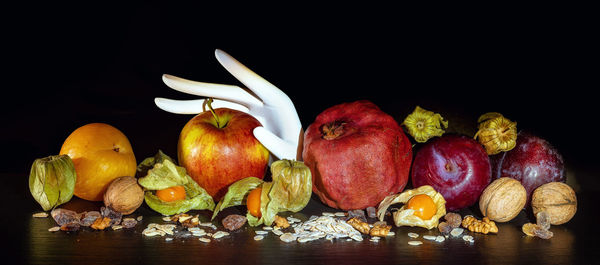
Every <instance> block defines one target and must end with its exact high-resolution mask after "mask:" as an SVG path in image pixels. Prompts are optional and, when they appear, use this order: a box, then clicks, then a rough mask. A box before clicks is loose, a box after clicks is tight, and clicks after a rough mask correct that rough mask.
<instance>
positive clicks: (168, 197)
mask: <svg viewBox="0 0 600 265" xmlns="http://www.w3.org/2000/svg"><path fill="white" fill-rule="evenodd" d="M156 197H158V198H159V199H161V200H163V201H166V202H172V201H180V200H184V199H185V188H184V187H183V186H173V187H170V188H166V189H162V190H157V191H156Z"/></svg>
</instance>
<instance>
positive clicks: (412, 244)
mask: <svg viewBox="0 0 600 265" xmlns="http://www.w3.org/2000/svg"><path fill="white" fill-rule="evenodd" d="M408 244H409V245H411V246H418V245H421V244H423V242H421V241H416V240H415V241H408Z"/></svg>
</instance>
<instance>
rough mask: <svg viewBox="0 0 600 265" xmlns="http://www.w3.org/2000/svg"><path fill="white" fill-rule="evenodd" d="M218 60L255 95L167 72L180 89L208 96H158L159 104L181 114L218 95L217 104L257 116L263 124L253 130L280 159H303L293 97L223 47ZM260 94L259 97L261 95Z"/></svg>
mask: <svg viewBox="0 0 600 265" xmlns="http://www.w3.org/2000/svg"><path fill="white" fill-rule="evenodd" d="M215 56H216V57H217V60H218V61H219V63H221V65H222V66H223V67H225V69H226V70H227V71H228V72H229V73H231V74H232V75H233V76H234V77H235V78H237V79H238V80H239V81H240V82H242V83H243V84H244V85H245V86H246V87H247V88H248V89H250V90H251V91H252V92H253V93H254V95H256V97H255V96H254V95H252V94H250V93H249V92H248V91H246V90H244V89H243V88H241V87H238V86H235V85H222V84H213V83H204V82H197V81H191V80H187V79H183V78H180V77H176V76H172V75H167V74H165V75H163V78H162V79H163V82H164V83H165V84H166V85H167V86H169V87H170V88H172V89H175V90H177V91H180V92H184V93H188V94H192V95H197V96H204V97H207V98H204V99H196V100H172V99H166V98H155V99H154V103H155V104H156V106H158V107H159V108H161V109H163V110H165V111H168V112H171V113H178V114H196V113H200V112H203V111H204V108H203V105H204V101H205V100H207V99H208V98H214V101H213V102H212V106H213V107H214V108H230V109H235V110H239V111H243V112H245V113H248V114H250V115H252V116H253V117H255V118H256V119H257V120H258V121H260V123H261V124H262V127H256V128H255V129H254V131H253V133H254V136H255V137H256V139H258V140H259V141H260V142H261V143H262V144H263V145H264V146H265V147H266V148H267V149H268V150H269V151H270V152H271V154H272V155H274V156H275V157H277V158H278V159H297V160H300V157H301V149H302V140H303V138H304V132H303V131H302V125H301V124H300V118H298V114H297V113H296V108H295V107H294V104H293V103H292V100H290V98H289V97H288V96H287V95H286V94H285V93H283V92H282V91H281V90H279V89H278V88H277V87H276V86H274V85H273V84H271V83H269V82H268V81H267V80H265V79H264V78H262V77H260V76H259V75H257V74H256V73H254V72H253V71H252V70H250V69H248V68H247V67H246V66H244V65H243V64H241V63H240V62H238V61H237V60H236V59H235V58H233V57H231V55H229V54H227V53H226V52H224V51H222V50H219V49H217V50H215ZM257 97H258V98H257Z"/></svg>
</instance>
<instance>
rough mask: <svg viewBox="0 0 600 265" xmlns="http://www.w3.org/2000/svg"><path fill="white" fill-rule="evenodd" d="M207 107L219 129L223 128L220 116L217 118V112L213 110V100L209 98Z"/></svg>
mask: <svg viewBox="0 0 600 265" xmlns="http://www.w3.org/2000/svg"><path fill="white" fill-rule="evenodd" d="M205 102H206V105H207V106H208V110H210V113H212V115H213V117H214V118H215V122H217V127H218V128H221V124H220V122H219V116H217V114H216V113H215V110H214V109H213V107H212V105H211V103H212V102H213V98H208V100H206V101H205Z"/></svg>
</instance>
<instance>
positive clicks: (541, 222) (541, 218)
mask: <svg viewBox="0 0 600 265" xmlns="http://www.w3.org/2000/svg"><path fill="white" fill-rule="evenodd" d="M535 219H536V224H537V225H538V226H539V227H541V228H542V229H544V230H548V229H550V215H549V214H548V212H546V211H541V212H539V213H537V214H536V215H535Z"/></svg>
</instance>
